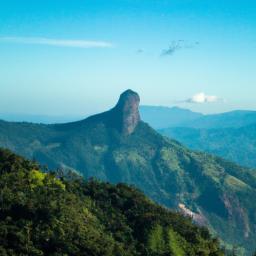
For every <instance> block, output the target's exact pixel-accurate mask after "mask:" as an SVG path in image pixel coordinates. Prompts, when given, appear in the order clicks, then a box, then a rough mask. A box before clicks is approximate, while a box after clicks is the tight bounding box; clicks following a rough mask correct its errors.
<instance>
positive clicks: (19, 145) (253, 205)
mask: <svg viewBox="0 0 256 256" xmlns="http://www.w3.org/2000/svg"><path fill="white" fill-rule="evenodd" d="M114 114H115V113H114ZM114 114H113V112H106V113H103V114H99V115H96V116H92V117H90V118H88V119H85V120H82V121H79V122H74V123H67V124H59V125H35V124H28V123H7V122H0V146H3V147H7V148H10V149H12V150H13V151H14V152H16V153H19V154H21V155H23V156H26V157H28V158H30V159H36V160H38V161H39V162H40V164H47V166H49V168H50V169H57V168H61V169H65V170H68V169H72V170H76V171H77V172H79V173H80V174H81V175H82V176H83V177H85V178H90V177H95V178H97V179H99V180H103V181H108V182H111V183H114V184H115V183H119V182H125V183H127V184H130V185H134V186H136V187H137V188H139V189H141V190H142V191H143V192H144V193H145V194H146V195H147V196H149V197H150V198H151V199H152V200H154V201H155V202H157V203H159V204H161V205H163V206H165V207H168V208H171V209H175V210H177V209H179V205H180V204H182V205H185V208H186V209H187V210H188V211H189V213H192V214H194V216H195V218H194V219H193V220H194V221H195V222H196V223H199V224H201V225H206V224H207V225H208V227H210V228H211V231H212V232H214V234H218V236H219V237H220V238H221V239H222V240H223V241H224V242H225V243H228V244H238V245H239V246H241V247H244V248H245V249H246V250H247V252H252V250H254V249H255V248H256V240H255V236H256V229H255V223H256V214H255V212H256V198H255V196H254V195H255V193H256V172H255V171H253V170H249V169H246V168H243V167H239V166H237V165H235V164H232V163H230V162H227V161H225V160H223V159H220V158H217V157H214V156H211V155H208V154H205V153H197V152H193V151H190V150H188V149H187V148H185V147H184V146H182V145H181V144H180V143H178V142H176V141H174V140H169V139H167V138H165V137H163V136H161V135H160V134H158V133H157V132H155V131H154V130H153V129H151V128H150V127H149V126H148V125H147V124H145V123H143V122H139V124H138V125H137V127H136V129H135V131H134V132H133V133H132V134H130V135H129V136H123V135H122V134H121V133H120V132H119V130H118V128H117V127H118V123H117V120H118V118H116V116H115V115H114ZM247 135H248V136H249V132H248V134H247ZM212 138H216V136H215V134H214V133H213V136H212ZM220 138H221V139H222V136H220V137H218V139H220ZM206 140H208V139H207V137H202V142H203V143H205V141H206ZM230 143H233V141H232V140H228V141H226V142H225V144H230ZM241 144H242V143H241V141H240V144H239V145H238V144H237V145H238V146H237V148H241V147H242V145H241ZM217 146H218V145H217ZM243 151H244V154H247V151H246V150H243ZM250 159H255V157H254V156H250ZM33 169H35V170H37V169H38V168H37V169H36V168H33ZM17 175H20V176H21V179H22V175H24V173H23V172H21V173H19V174H17ZM36 180H37V182H35V183H34V184H32V187H33V188H31V187H30V193H31V189H32V191H38V190H40V189H42V187H43V186H42V183H43V185H44V186H45V185H47V183H48V182H50V184H48V185H49V186H50V187H54V188H55V189H57V190H65V191H66V190H67V185H66V184H65V183H64V186H63V185H62V184H61V183H59V184H57V183H58V182H59V181H58V180H54V179H53V178H51V176H46V178H45V179H43V180H41V181H40V178H39V179H38V178H37V179H36ZM51 183H52V184H51ZM40 184H41V185H40ZM48 185H47V186H48ZM20 196H21V197H22V194H21V195H20Z"/></svg>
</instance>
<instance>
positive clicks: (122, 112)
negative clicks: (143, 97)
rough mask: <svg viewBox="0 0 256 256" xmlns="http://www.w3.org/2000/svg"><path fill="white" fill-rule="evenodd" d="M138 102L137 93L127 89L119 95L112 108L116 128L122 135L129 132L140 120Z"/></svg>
mask: <svg viewBox="0 0 256 256" xmlns="http://www.w3.org/2000/svg"><path fill="white" fill-rule="evenodd" d="M139 104H140V97H139V95H138V94H137V93H136V92H134V91H132V90H127V91H125V92H123V93H122V94H121V95H120V98H119V101H118V103H117V105H116V106H115V107H114V108H113V109H112V113H113V114H114V115H115V118H116V121H117V123H118V128H119V129H120V132H121V133H122V134H123V135H129V134H131V133H132V132H133V131H134V130H135V128H136V126H137V124H138V123H139V122H140V113H139Z"/></svg>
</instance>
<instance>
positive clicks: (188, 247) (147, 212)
mask: <svg viewBox="0 0 256 256" xmlns="http://www.w3.org/2000/svg"><path fill="white" fill-rule="evenodd" d="M0 194H1V197H0V255H2V256H5V255H17V256H18V255H19V256H20V255H30V256H31V255H38V256H39V255H40V256H41V255H47V256H51V255H54V256H57V255H69V256H72V255H74V256H77V255H86V256H104V255H109V256H115V255H116V256H126V255H127V256H128V255H130V256H136V255H141V256H142V255H143V256H147V255H148V256H149V255H150V256H151V255H152V256H153V255H154V256H158V255H159V256H160V255H162V256H165V255H166V256H167V255H176V256H182V255H212V256H217V255H218V256H221V255H224V254H223V252H222V250H221V249H220V247H219V243H218V241H217V240H216V239H213V238H211V236H210V235H209V232H208V231H207V230H206V229H204V228H199V227H196V226H195V225H193V224H192V222H191V220H189V219H186V218H184V217H182V216H180V215H179V214H177V213H174V212H170V211H167V210H166V209H164V208H163V207H160V206H158V205H156V204H154V203H153V202H152V201H150V200H149V199H148V198H146V197H145V196H144V195H143V194H142V193H141V192H139V191H138V190H136V189H135V188H133V187H128V186H126V185H124V184H118V185H116V186H113V185H110V184H108V183H101V182H97V181H93V180H92V181H88V182H85V181H84V180H82V179H81V178H79V177H78V176H76V175H72V174H69V175H66V176H63V175H61V176H60V175H59V176H58V177H57V176H55V175H54V174H53V173H48V174H46V173H42V172H41V171H40V170H39V169H38V166H37V165H36V164H35V163H32V162H29V161H27V160H24V159H23V158H21V157H18V156H17V155H14V154H12V153H11V152H9V151H6V150H1V149H0Z"/></svg>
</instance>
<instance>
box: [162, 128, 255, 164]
mask: <svg viewBox="0 0 256 256" xmlns="http://www.w3.org/2000/svg"><path fill="white" fill-rule="evenodd" d="M159 132H160V133H161V134H163V135H165V136H168V137H170V138H175V139H176V140H178V141H180V142H181V143H184V144H185V145H186V146H188V147H189V148H191V149H194V150H200V151H205V152H209V153H212V154H215V155H218V156H220V157H224V158H225V159H228V160H230V161H233V162H236V163H238V164H240V165H243V166H248V167H251V168H256V157H255V156H256V125H249V126H244V127H241V128H220V129H195V128H186V127H176V128H168V129H162V130H159Z"/></svg>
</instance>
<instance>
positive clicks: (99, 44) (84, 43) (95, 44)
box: [0, 37, 113, 48]
mask: <svg viewBox="0 0 256 256" xmlns="http://www.w3.org/2000/svg"><path fill="white" fill-rule="evenodd" d="M0 42H1V43H16V44H38V45H50V46H59V47H76V48H111V47H113V44H112V43H109V42H105V41H90V40H69V39H68V40H67V39H52V38H45V37H0Z"/></svg>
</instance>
